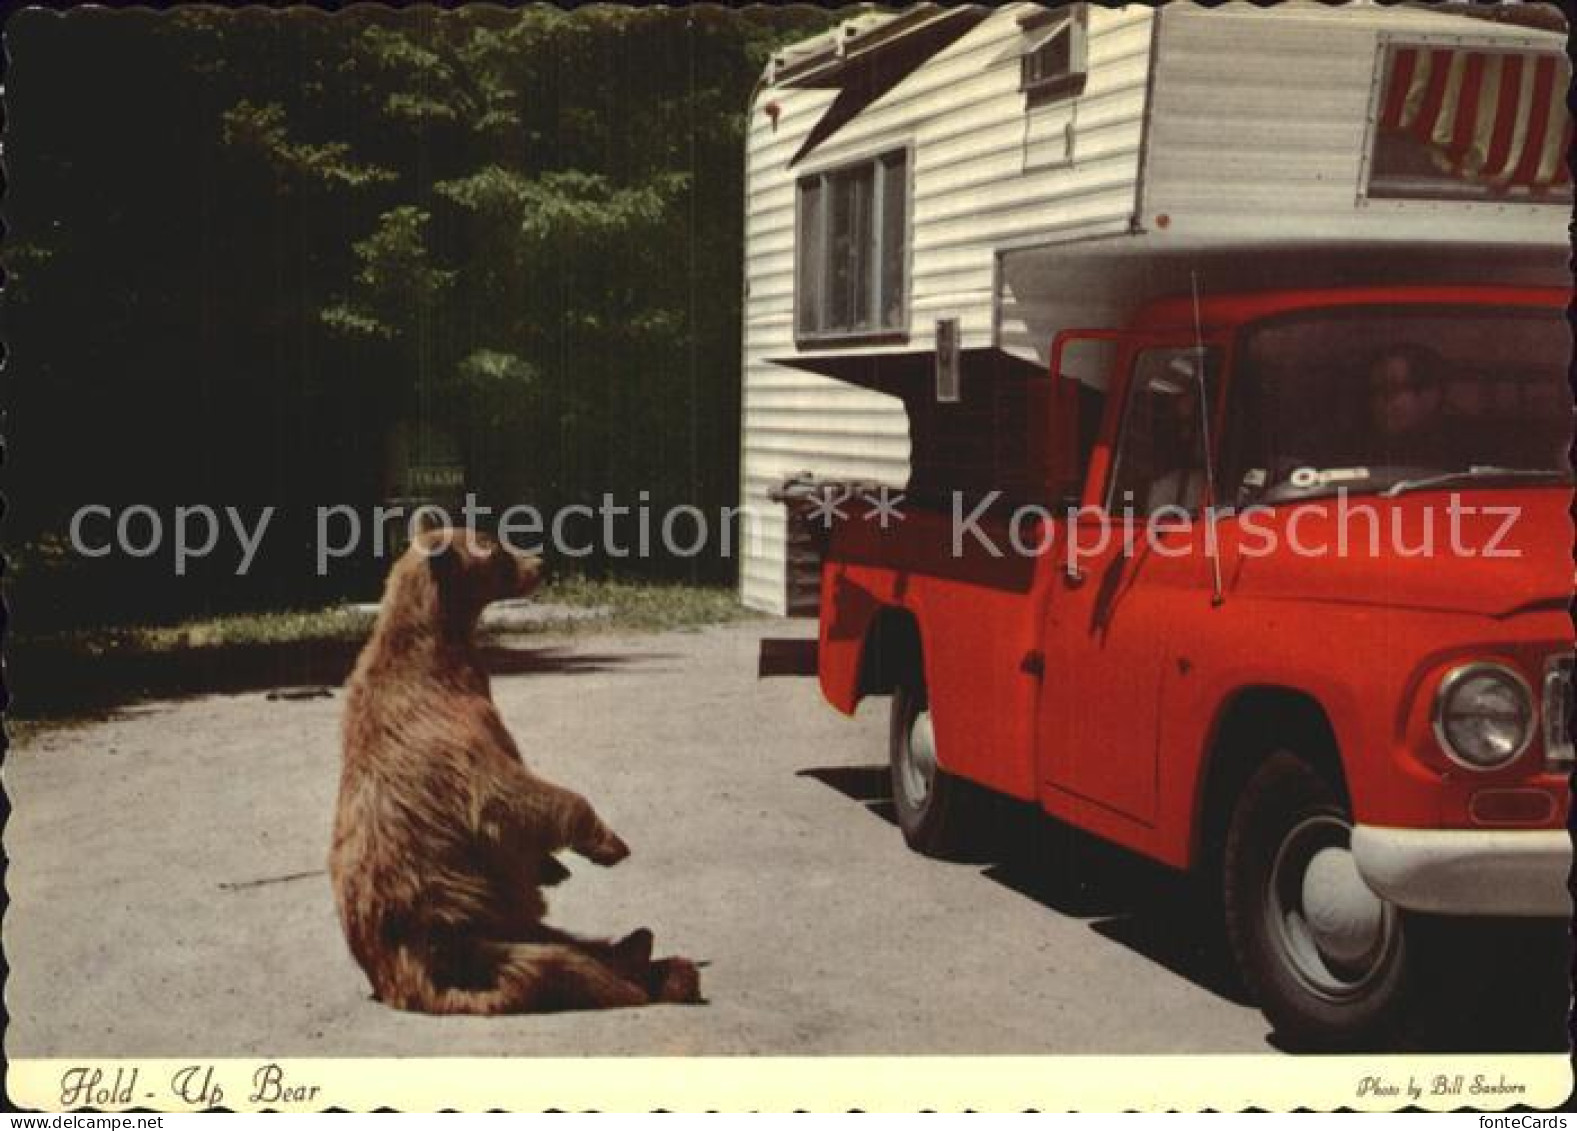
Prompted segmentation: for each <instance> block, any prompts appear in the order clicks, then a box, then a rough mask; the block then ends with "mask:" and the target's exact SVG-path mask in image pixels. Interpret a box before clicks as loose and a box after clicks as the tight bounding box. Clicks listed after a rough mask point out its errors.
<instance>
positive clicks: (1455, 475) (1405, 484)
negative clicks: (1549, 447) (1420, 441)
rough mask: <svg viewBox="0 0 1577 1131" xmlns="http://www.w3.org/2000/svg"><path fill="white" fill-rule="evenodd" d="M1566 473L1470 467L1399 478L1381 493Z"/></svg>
mask: <svg viewBox="0 0 1577 1131" xmlns="http://www.w3.org/2000/svg"><path fill="white" fill-rule="evenodd" d="M1565 478H1566V473H1565V472H1562V471H1556V470H1555V469H1554V468H1547V467H1469V468H1465V469H1463V470H1461V471H1447V472H1445V473H1444V474H1441V475H1427V476H1424V477H1423V478H1421V479H1399V480H1397V481H1396V482H1395V483H1393V484H1391V485H1390V486H1389V487H1387V488H1386V489H1385V490H1384V491H1381V492H1380V494H1381V495H1382V496H1383V497H1385V498H1387V499H1394V498H1396V496H1398V495H1400V494H1402V493H1403V492H1406V491H1421V490H1424V489H1426V488H1429V487H1444V486H1445V485H1446V484H1448V483H1457V482H1461V481H1464V480H1466V481H1471V480H1474V479H1554V480H1563V479H1565Z"/></svg>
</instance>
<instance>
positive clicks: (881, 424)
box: [740, 4, 1154, 613]
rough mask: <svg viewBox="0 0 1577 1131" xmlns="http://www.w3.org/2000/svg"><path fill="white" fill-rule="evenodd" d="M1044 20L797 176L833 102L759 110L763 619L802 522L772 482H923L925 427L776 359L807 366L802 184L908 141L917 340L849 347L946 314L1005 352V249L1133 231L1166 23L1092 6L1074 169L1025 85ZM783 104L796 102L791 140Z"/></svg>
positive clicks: (891, 347)
mask: <svg viewBox="0 0 1577 1131" xmlns="http://www.w3.org/2000/svg"><path fill="white" fill-rule="evenodd" d="M1030 10H1032V6H1030V5H1022V4H1020V5H1013V6H1010V7H1007V8H1004V9H1002V10H1000V11H997V12H994V13H992V14H991V15H990V16H989V17H987V18H986V19H985V20H984V21H983V22H982V23H981V24H980V25H979V26H978V27H976V28H974V29H972V30H971V31H970V32H969V33H968V34H966V35H964V36H963V37H962V38H960V39H959V40H958V41H957V42H955V43H953V44H952V45H951V46H949V47H947V48H946V49H944V50H942V51H941V52H939V53H938V54H937V55H936V56H934V57H933V58H932V59H930V60H928V61H927V62H926V63H924V64H923V65H922V66H920V67H919V68H918V69H917V70H916V71H915V72H914V73H913V74H911V75H909V76H908V77H907V78H905V79H904V80H903V81H902V82H901V83H899V84H898V85H897V86H896V87H894V88H893V89H892V90H891V91H889V92H888V93H887V94H886V95H884V96H883V97H882V98H880V99H878V100H877V101H876V102H875V103H873V104H872V105H870V106H868V107H866V108H865V109H864V110H862V111H861V112H860V114H859V115H858V116H857V117H856V118H855V119H854V120H853V121H851V122H849V123H848V124H846V125H845V126H844V127H843V128H842V129H840V130H839V131H838V132H837V133H835V134H833V135H832V136H831V137H830V138H828V139H827V140H826V141H824V142H822V143H821V145H819V146H817V147H816V148H815V149H813V150H812V151H811V152H810V153H808V154H807V155H805V157H803V158H802V159H801V160H800V162H799V163H798V164H797V165H795V166H794V167H793V168H790V167H789V166H788V162H789V160H790V158H791V157H792V156H793V155H794V153H795V152H796V151H797V150H798V149H799V146H800V144H801V143H802V141H803V140H804V138H805V136H806V135H807V134H808V133H809V131H810V129H811V127H812V126H814V124H815V123H816V121H817V120H818V119H819V117H820V114H821V111H822V110H824V109H825V108H826V106H827V105H828V104H829V103H830V102H831V100H832V97H833V94H832V92H830V91H821V90H799V89H792V88H779V87H766V88H764V89H763V90H762V91H761V92H760V93H759V94H758V96H757V98H756V100H755V104H754V105H753V106H752V108H751V114H750V123H749V138H748V143H747V160H746V183H747V186H748V187H747V196H746V222H745V225H746V226H745V279H746V286H747V295H746V299H745V334H744V404H743V421H742V444H743V454H742V502H743V504H744V507H745V512H746V518H745V523H746V527H747V535H746V539H745V545H744V547H743V548H742V555H741V563H740V578H741V581H740V585H741V594H742V597H743V599H744V601H745V603H746V604H747V605H749V606H751V607H753V608H758V609H763V610H767V611H770V612H778V613H781V612H782V611H783V605H784V536H785V533H786V523H785V517H784V514H783V512H782V508H781V507H779V506H777V505H776V504H773V503H771V502H770V501H768V500H767V498H766V492H767V490H768V489H769V488H770V487H772V486H773V485H775V484H777V483H778V482H781V480H782V479H783V477H784V476H785V475H788V474H790V473H793V472H795V471H800V470H806V469H809V470H813V471H815V472H816V473H817V474H818V475H821V476H823V477H834V478H860V479H874V480H880V481H884V482H888V483H893V484H897V485H902V484H903V483H904V482H905V481H906V479H907V478H908V472H909V465H908V460H909V440H908V424H907V421H906V419H905V417H904V413H903V409H902V407H901V406H900V405H899V403H898V402H897V401H896V400H895V399H893V398H888V397H883V396H881V395H879V394H875V393H870V392H866V391H863V390H860V389H856V388H853V387H850V386H848V385H845V384H843V383H841V382H837V381H833V380H831V379H828V378H824V377H819V376H816V375H815V374H812V373H809V372H807V371H805V370H802V369H796V368H794V367H792V366H791V365H786V364H782V363H780V361H774V360H773V359H792V358H794V357H796V356H799V355H800V354H801V351H800V350H798V349H797V348H796V345H795V340H794V263H795V260H794V204H795V182H796V180H797V179H798V178H799V177H801V176H804V175H805V174H807V173H811V172H815V171H817V170H822V169H827V168H835V167H837V166H840V165H845V164H848V163H850V162H853V161H857V160H860V159H862V158H867V157H872V156H875V155H876V154H879V153H883V152H886V151H888V150H891V149H895V148H899V147H908V148H909V152H910V154H911V163H910V176H911V197H910V238H909V255H910V261H909V262H910V267H909V278H908V288H907V289H908V313H909V334H908V337H907V340H906V341H904V342H901V343H898V344H896V345H895V344H893V343H891V342H888V343H884V344H883V345H880V346H867V347H860V346H854V347H846V348H841V349H838V350H836V351H835V352H838V353H860V352H883V353H892V352H917V353H929V352H931V350H932V348H933V346H934V331H935V323H936V320H937V319H940V318H958V319H959V320H960V329H961V331H962V342H961V344H962V346H963V348H965V349H974V348H978V347H984V346H989V345H991V344H992V343H993V340H994V338H995V327H994V316H993V308H994V303H995V277H994V271H995V255H996V252H997V250H998V249H999V248H1001V247H1003V246H1007V245H1012V244H1013V243H1015V242H1018V241H1023V240H1033V239H1037V238H1038V239H1044V238H1046V236H1047V234H1048V233H1055V232H1059V231H1064V232H1072V231H1079V232H1081V233H1085V234H1096V233H1100V232H1111V233H1118V232H1122V231H1126V230H1127V228H1128V225H1129V222H1130V220H1131V217H1132V214H1133V210H1134V204H1135V191H1136V179H1137V174H1138V168H1139V153H1140V139H1141V135H1142V122H1143V117H1144V99H1145V88H1146V81H1147V76H1148V72H1149V62H1150V60H1149V50H1150V38H1151V26H1152V21H1153V18H1154V13H1153V11H1152V10H1151V9H1148V8H1143V7H1138V6H1135V7H1129V8H1121V9H1106V8H1101V7H1098V6H1094V5H1092V6H1091V7H1090V9H1089V80H1088V83H1087V85H1086V87H1085V90H1084V92H1083V93H1082V95H1081V96H1080V97H1078V98H1077V99H1076V100H1073V101H1072V102H1071V103H1070V104H1069V113H1070V114H1071V116H1072V125H1073V130H1072V133H1073V154H1072V160H1071V161H1063V162H1060V163H1059V162H1057V161H1056V160H1055V155H1054V154H1051V153H1050V152H1049V150H1048V147H1047V144H1046V134H1047V128H1046V127H1047V126H1048V125H1052V126H1055V125H1056V123H1048V122H1047V121H1046V120H1045V116H1044V115H1042V116H1040V118H1039V120H1031V119H1030V118H1029V117H1027V116H1026V110H1025V95H1024V93H1023V92H1022V91H1021V90H1020V89H1019V78H1020V75H1019V56H1020V48H1021V46H1022V44H1023V43H1024V41H1025V33H1024V31H1023V29H1022V28H1021V26H1020V24H1019V16H1021V15H1023V14H1024V13H1026V12H1027V11H1030ZM768 103H776V104H777V106H778V110H779V113H778V120H777V125H776V129H775V130H774V128H773V123H772V120H771V118H770V117H769V116H768V115H767V114H766V113H765V111H764V108H765V106H766V105H767V104H768ZM1027 151H1028V152H1027ZM1026 161H1027V163H1028V165H1029V169H1028V171H1026ZM804 352H806V353H811V352H821V353H827V352H834V351H833V350H831V349H828V348H826V347H822V348H821V349H820V350H817V351H810V350H807V351H804Z"/></svg>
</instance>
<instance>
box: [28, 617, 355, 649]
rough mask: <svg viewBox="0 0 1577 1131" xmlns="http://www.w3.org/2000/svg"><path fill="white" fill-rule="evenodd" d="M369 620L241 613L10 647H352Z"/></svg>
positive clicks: (95, 630)
mask: <svg viewBox="0 0 1577 1131" xmlns="http://www.w3.org/2000/svg"><path fill="white" fill-rule="evenodd" d="M372 620H373V618H372V616H370V615H368V614H365V613H359V612H357V611H355V610H353V609H348V608H344V607H337V608H330V609H317V610H290V611H285V612H277V613H240V614H235V615H231V616H221V617H205V618H203V619H201V620H190V621H181V622H179V623H177V624H165V625H131V626H126V627H116V628H91V629H76V630H73V631H71V632H62V633H51V634H49V635H47V636H39V637H27V636H19V637H17V638H15V639H14V640H13V641H12V643H11V645H10V648H11V649H12V650H13V651H20V652H22V653H24V654H25V653H26V652H27V650H28V649H29V647H31V646H37V645H47V646H49V647H51V648H61V649H65V650H68V651H72V652H75V653H76V654H78V655H80V656H82V657H84V658H86V659H92V658H94V657H98V656H105V655H112V654H128V653H130V654H138V655H150V656H157V655H162V654H164V653H169V652H189V651H201V650H202V649H204V648H231V647H235V646H238V645H239V646H244V645H248V644H257V645H265V644H309V643H353V642H356V641H360V640H364V639H366V636H367V633H368V632H370V631H371V630H372Z"/></svg>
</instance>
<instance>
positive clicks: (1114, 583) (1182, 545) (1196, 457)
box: [1038, 346, 1216, 825]
mask: <svg viewBox="0 0 1577 1131" xmlns="http://www.w3.org/2000/svg"><path fill="white" fill-rule="evenodd" d="M1128 357H1129V358H1130V359H1131V362H1132V364H1131V368H1130V372H1131V374H1132V376H1131V379H1130V380H1129V381H1127V382H1126V385H1125V388H1124V392H1123V395H1122V396H1121V397H1120V398H1119V399H1118V403H1116V404H1113V405H1112V406H1110V409H1109V412H1110V413H1111V414H1112V415H1113V416H1114V417H1115V418H1114V419H1109V420H1108V422H1107V427H1106V429H1105V434H1106V435H1108V436H1111V435H1113V433H1114V432H1115V436H1116V442H1115V445H1114V446H1113V447H1112V449H1111V458H1110V460H1109V461H1106V460H1100V459H1097V460H1096V461H1095V463H1094V465H1093V466H1092V467H1091V472H1090V479H1091V482H1090V483H1089V484H1088V485H1087V489H1086V494H1085V498H1084V503H1085V505H1084V506H1083V507H1082V508H1081V509H1080V511H1079V512H1077V514H1076V515H1075V516H1074V517H1073V518H1071V519H1070V521H1069V522H1068V523H1067V525H1066V528H1065V530H1064V532H1063V533H1064V537H1063V538H1061V539H1059V540H1058V542H1057V545H1056V546H1055V547H1054V550H1053V553H1054V555H1055V557H1054V560H1053V561H1052V562H1051V563H1050V565H1051V567H1052V568H1051V573H1052V575H1053V576H1052V578H1051V580H1050V585H1051V592H1050V593H1049V595H1048V600H1047V602H1046V606H1045V608H1046V618H1047V620H1046V626H1045V630H1046V634H1045V638H1044V640H1045V649H1044V651H1045V667H1044V672H1045V674H1044V683H1043V688H1042V693H1041V700H1040V702H1041V707H1040V720H1039V727H1038V730H1039V734H1038V738H1039V748H1040V754H1041V758H1040V766H1041V773H1042V777H1043V780H1044V782H1045V784H1046V785H1047V786H1048V787H1049V788H1050V789H1051V790H1053V791H1060V792H1062V793H1066V794H1071V795H1074V796H1075V797H1077V798H1080V799H1082V800H1084V801H1088V802H1094V803H1095V804H1096V805H1098V806H1099V807H1100V808H1101V809H1103V810H1106V811H1108V812H1110V813H1114V814H1118V815H1120V816H1122V817H1124V818H1127V819H1128V820H1130V821H1137V822H1140V823H1141V824H1144V825H1153V824H1154V823H1155V819H1156V797H1157V792H1158V781H1159V778H1158V766H1157V759H1156V753H1157V748H1158V742H1159V736H1160V728H1161V727H1162V726H1163V725H1164V720H1161V719H1159V718H1158V707H1159V703H1160V693H1161V682H1162V680H1163V678H1164V677H1165V674H1166V664H1167V663H1168V662H1170V661H1169V655H1170V652H1171V645H1172V642H1173V625H1174V624H1175V623H1176V622H1177V621H1178V619H1179V614H1180V612H1182V611H1183V610H1184V609H1186V608H1187V607H1188V606H1189V605H1190V604H1197V603H1200V602H1203V603H1204V604H1205V605H1206V606H1208V604H1209V602H1210V600H1211V582H1210V578H1211V574H1210V563H1209V561H1208V559H1207V557H1206V556H1205V552H1204V551H1205V543H1206V527H1205V522H1204V519H1203V517H1202V511H1203V506H1204V502H1205V493H1206V492H1205V470H1204V454H1203V453H1204V448H1203V443H1202V431H1201V429H1200V427H1199V424H1200V418H1201V414H1200V404H1201V396H1200V391H1199V388H1198V380H1199V377H1198V373H1199V370H1200V367H1201V366H1202V367H1203V368H1204V370H1205V380H1206V399H1207V401H1209V403H1212V404H1213V403H1214V402H1213V393H1214V386H1215V379H1214V373H1213V370H1214V368H1215V364H1216V363H1215V358H1216V353H1215V352H1214V351H1213V350H1208V349H1207V350H1205V351H1204V352H1203V353H1201V351H1200V349H1199V348H1198V347H1195V346H1153V347H1152V346H1146V347H1144V348H1140V349H1137V350H1135V351H1133V352H1131V353H1129V354H1128Z"/></svg>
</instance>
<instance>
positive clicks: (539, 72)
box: [6, 5, 835, 604]
mask: <svg viewBox="0 0 1577 1131" xmlns="http://www.w3.org/2000/svg"><path fill="white" fill-rule="evenodd" d="M833 18H835V14H834V13H831V12H827V11H824V10H819V9H814V8H771V7H767V6H753V7H751V8H748V9H741V10H737V11H729V10H726V9H723V8H717V7H699V8H691V9H673V8H651V9H645V8H633V7H614V6H596V5H594V6H591V7H584V8H577V9H573V10H570V11H565V10H561V9H559V8H556V7H550V6H545V5H535V6H531V7H527V8H523V9H518V10H506V9H501V8H494V7H490V6H488V7H481V6H479V7H462V8H458V9H454V10H448V11H441V10H438V9H434V8H406V9H399V10H394V9H389V8H385V7H374V6H353V7H351V8H348V9H346V10H344V11H342V12H338V13H334V14H328V13H324V12H321V11H319V10H316V9H310V8H294V9H269V8H261V7H253V8H236V9H222V8H217V7H191V8H177V9H174V10H171V11H168V12H162V13H161V12H150V11H147V10H118V11H117V10H111V9H95V10H85V11H82V12H77V13H73V14H72V15H71V16H70V17H67V18H62V17H60V16H59V15H57V14H54V13H50V12H47V11H43V10H37V9H34V10H27V11H23V12H21V13H19V14H18V15H16V16H15V17H13V19H12V20H11V22H10V24H9V25H8V26H7V29H6V39H7V48H8V50H9V52H10V57H11V60H12V64H11V70H10V74H9V76H8V88H7V99H8V134H9V136H8V146H7V173H8V179H9V195H8V198H7V203H6V213H7V215H6V219H7V225H8V229H9V232H8V236H7V241H6V267H7V270H8V272H10V273H11V278H10V280H9V286H8V291H7V300H8V304H7V305H8V311H7V312H8V315H9V322H8V331H7V332H8V335H9V338H10V343H11V346H12V355H11V357H10V360H9V368H8V370H7V376H8V377H9V382H8V402H9V404H10V406H11V408H12V413H11V427H10V433H11V451H10V455H11V457H12V458H11V462H12V464H13V475H14V476H15V477H19V478H21V479H23V480H24V481H25V482H26V483H27V484H28V485H29V489H28V490H27V491H26V492H18V491H16V490H14V489H13V491H12V493H11V495H12V503H13V508H12V513H11V516H10V519H9V522H10V527H11V537H10V539H9V542H10V544H13V545H14V544H16V543H18V542H27V541H29V540H31V539H36V538H41V537H42V536H44V535H45V534H47V533H54V534H56V535H58V534H59V533H60V532H61V531H62V530H63V529H64V523H65V519H66V517H67V516H69V515H70V514H71V513H72V512H73V511H74V510H75V509H76V508H77V507H78V506H80V505H81V504H83V503H85V502H103V503H110V504H112V505H115V504H124V503H126V502H131V501H136V502H146V503H150V504H153V505H159V504H160V503H161V502H165V503H169V504H173V503H175V502H186V503H194V502H199V501H205V500H206V501H210V502H213V503H215V504H225V503H229V504H235V505H243V504H247V503H261V502H264V501H267V502H273V503H276V504H277V505H279V506H280V507H281V508H282V510H281V519H282V520H283V521H286V522H288V521H289V518H290V516H292V515H295V516H301V515H308V516H309V515H310V513H311V511H312V508H314V507H315V506H317V505H320V504H330V503H350V504H360V505H368V504H370V503H371V502H374V501H377V500H379V499H382V498H385V497H387V496H388V495H389V494H390V493H391V492H393V491H394V490H395V485H394V482H393V479H394V471H393V469H391V468H390V467H389V466H388V463H389V451H390V444H389V437H390V436H391V435H393V434H395V433H396V432H400V431H401V430H402V429H404V430H406V431H411V430H414V434H415V435H417V436H418V437H420V436H422V435H426V434H429V433H431V434H438V433H442V434H444V435H448V436H452V437H454V438H455V439H456V440H457V441H458V443H459V446H460V449H461V451H462V453H463V455H464V458H465V462H466V468H467V477H468V486H470V487H472V488H473V489H475V490H477V491H478V492H479V494H480V495H481V496H482V497H483V499H484V501H489V502H492V503H494V504H495V505H507V504H508V503H511V502H520V501H526V502H532V503H535V504H537V505H539V506H542V507H550V506H554V505H558V504H561V503H564V502H571V501H588V500H595V499H596V498H597V497H598V496H600V494H601V493H602V492H604V491H611V492H614V493H616V494H619V495H621V496H633V495H634V494H635V492H636V491H638V490H645V491H648V492H650V496H651V498H652V500H653V501H654V503H657V504H659V505H660V504H661V503H664V502H680V501H684V502H692V503H696V504H698V505H701V506H706V507H711V506H721V505H724V504H727V503H729V502H731V501H732V500H733V499H734V496H735V494H736V493H737V486H736V480H737V472H738V468H737V455H736V448H737V440H736V434H737V427H738V411H739V405H738V384H739V374H738V357H739V347H738V343H739V337H738V335H739V328H738V319H739V290H740V287H739V280H740V277H741V268H740V238H741V232H742V228H743V215H742V192H743V185H742V168H743V152H742V150H743V126H744V114H745V107H746V104H747V102H748V99H749V94H750V90H751V87H752V85H753V84H754V83H755V81H756V80H757V77H758V76H759V74H760V71H761V68H762V66H763V64H764V63H765V60H766V58H767V56H768V54H769V53H770V51H771V50H772V49H773V48H774V47H775V45H777V44H778V43H781V42H783V41H785V40H792V39H797V38H800V37H803V36H805V35H808V34H812V33H813V32H815V31H817V30H820V29H821V28H822V27H825V26H827V24H828V23H830V21H831V20H832V19H833ZM418 444H419V445H420V440H418ZM276 544H277V543H276ZM292 545H293V546H294V545H296V544H294V543H293V544H292ZM286 552H287V548H281V549H280V550H279V551H278V554H279V555H284V554H285V553H286ZM293 552H294V554H295V557H294V558H288V559H287V558H285V557H283V556H281V557H280V558H279V560H278V561H276V562H274V563H273V565H272V566H270V567H264V568H269V569H270V572H269V573H267V574H266V575H265V576H264V577H263V578H261V579H257V578H255V579H253V580H252V581H249V582H247V583H245V584H238V583H236V582H235V581H234V580H233V579H231V580H228V581H227V580H225V579H224V578H222V577H220V576H218V575H216V576H215V578H214V579H213V580H212V583H211V584H208V585H207V587H206V588H201V585H202V584H203V583H201V582H192V583H189V584H188V587H187V590H186V591H185V593H184V595H183V596H180V597H179V598H178V599H179V600H183V601H187V602H189V603H190V602H192V601H193V600H194V599H193V597H192V594H193V592H194V589H193V587H194V586H197V587H198V589H197V590H195V591H197V592H198V593H199V597H198V598H197V599H196V601H195V603H198V604H213V603H225V602H227V601H237V602H240V603H253V604H266V603H270V602H279V601H288V600H296V599H300V598H301V597H302V596H304V595H306V594H305V592H304V591H305V590H311V589H312V588H313V587H314V586H316V585H318V582H316V581H315V580H313V579H311V578H307V577H303V576H302V574H303V573H310V566H311V556H310V554H306V553H303V552H302V551H301V550H300V549H299V546H297V548H295V549H294V551H293ZM121 565H122V566H124V565H125V563H124V561H122V562H121ZM724 568H725V569H726V566H725V567H724ZM355 581H356V583H357V584H364V583H365V577H357V578H356V579H355Z"/></svg>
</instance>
